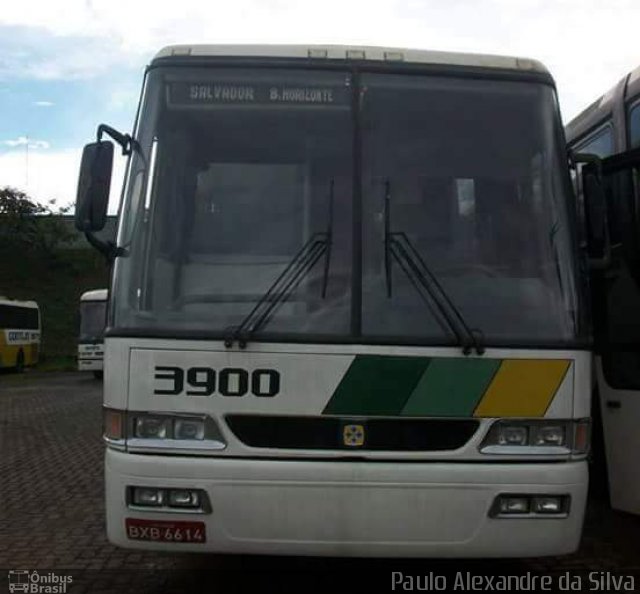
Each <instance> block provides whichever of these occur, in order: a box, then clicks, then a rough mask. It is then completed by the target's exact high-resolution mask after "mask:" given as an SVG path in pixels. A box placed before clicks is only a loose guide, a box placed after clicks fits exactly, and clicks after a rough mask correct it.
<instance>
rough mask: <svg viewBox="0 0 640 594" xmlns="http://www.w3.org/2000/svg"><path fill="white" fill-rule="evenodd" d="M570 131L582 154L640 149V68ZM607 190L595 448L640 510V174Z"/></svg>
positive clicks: (613, 490)
mask: <svg viewBox="0 0 640 594" xmlns="http://www.w3.org/2000/svg"><path fill="white" fill-rule="evenodd" d="M566 134H567V142H568V143H569V147H570V148H571V149H572V150H574V151H578V152H581V153H591V154H594V155H597V156H598V157H601V158H613V159H618V160H621V159H623V158H625V157H624V155H627V160H628V157H629V155H632V154H633V153H634V152H635V153H636V154H638V153H640V67H638V68H636V69H635V70H633V71H632V72H630V73H628V74H627V75H625V76H624V77H623V78H622V79H621V80H620V81H619V82H618V83H617V84H616V85H615V86H614V87H613V88H611V89H610V90H609V91H607V92H606V93H604V94H603V95H602V96H601V97H599V98H598V99H597V100H596V101H594V102H593V103H592V104H591V105H590V106H589V107H587V109H585V110H584V111H583V112H582V113H580V114H579V115H577V116H576V117H575V118H574V119H573V120H572V121H571V122H569V124H568V125H567V129H566ZM607 191H608V201H607V210H608V212H607V215H608V222H609V225H608V233H609V237H610V240H611V257H610V260H611V262H610V265H609V266H608V267H607V269H606V270H605V271H604V272H600V273H599V274H597V275H596V276H595V277H594V278H593V279H592V283H591V284H592V287H593V289H594V296H593V301H594V303H596V304H600V305H601V307H599V308H596V310H595V312H594V313H595V316H594V317H595V327H596V335H600V336H603V337H605V338H606V342H607V344H608V348H606V349H602V350H601V351H600V352H599V353H598V357H597V358H596V371H597V387H598V395H599V398H598V401H599V405H600V406H599V408H598V409H597V410H596V414H597V415H598V417H599V418H600V419H601V420H602V427H600V424H599V423H598V425H597V427H596V429H597V431H598V432H599V431H600V429H602V430H603V431H602V433H603V434H604V444H602V443H600V444H599V447H598V449H597V451H596V452H595V453H596V454H601V453H602V451H603V450H604V453H605V454H606V458H605V459H606V469H607V476H608V486H609V495H610V499H611V505H612V507H614V508H615V509H619V510H622V511H626V512H630V513H635V514H640V467H639V466H638V464H637V460H636V456H635V452H637V451H640V432H638V424H639V423H640V307H638V303H639V302H640V266H639V264H638V263H639V262H640V241H639V236H638V230H640V176H638V174H637V172H636V174H635V178H634V177H633V176H632V175H631V174H630V173H629V171H623V172H621V173H617V174H615V176H614V177H613V179H612V183H611V184H610V187H608V188H607ZM614 302H615V304H616V306H613V303H614ZM609 311H610V312H611V315H608V312H609ZM594 416H595V415H594ZM596 435H598V433H596ZM603 446H604V447H603ZM598 459H600V458H598ZM604 475H605V473H604V472H603V473H602V478H604Z"/></svg>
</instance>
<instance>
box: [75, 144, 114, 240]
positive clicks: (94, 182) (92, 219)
mask: <svg viewBox="0 0 640 594" xmlns="http://www.w3.org/2000/svg"><path fill="white" fill-rule="evenodd" d="M112 170H113V143H111V142H109V141H98V142H92V143H91V144H87V145H86V146H85V147H84V151H83V152H82V161H81V163H80V175H79V178H78V194H77V197H76V214H75V225H76V229H78V231H82V232H84V233H92V232H94V231H101V230H102V229H103V228H104V226H105V223H106V222H107V205H108V203H109V190H110V188H111V172H112Z"/></svg>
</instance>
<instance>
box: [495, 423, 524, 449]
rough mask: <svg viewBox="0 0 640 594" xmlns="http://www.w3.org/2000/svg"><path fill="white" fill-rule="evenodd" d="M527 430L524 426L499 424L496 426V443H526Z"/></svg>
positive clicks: (519, 444) (516, 444)
mask: <svg viewBox="0 0 640 594" xmlns="http://www.w3.org/2000/svg"><path fill="white" fill-rule="evenodd" d="M528 438H529V430H528V428H527V427H524V426H517V425H516V426H514V425H500V426H499V427H498V436H497V439H498V444H500V445H514V446H521V445H527V440H528Z"/></svg>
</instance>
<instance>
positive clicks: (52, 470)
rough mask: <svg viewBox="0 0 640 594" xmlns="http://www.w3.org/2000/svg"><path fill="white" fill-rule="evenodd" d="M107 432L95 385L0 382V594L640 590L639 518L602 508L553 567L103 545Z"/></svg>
mask: <svg viewBox="0 0 640 594" xmlns="http://www.w3.org/2000/svg"><path fill="white" fill-rule="evenodd" d="M100 430H101V384H100V382H97V381H95V380H94V379H93V378H92V377H91V376H89V375H83V374H79V373H64V374H63V373H61V374H53V373H50V374H38V373H35V372H31V373H26V374H24V375H22V376H16V375H8V374H2V375H0V592H5V591H8V581H7V578H6V572H7V571H8V570H23V569H26V570H38V572H39V574H40V575H45V574H47V573H48V572H50V571H53V572H55V573H56V575H58V576H71V578H72V582H71V584H70V585H69V587H68V588H67V589H66V591H67V592H149V593H151V592H154V593H155V592H190V591H198V592H224V593H227V592H247V591H260V592H294V591H295V592H300V590H301V589H304V590H305V591H318V592H342V591H347V590H348V591H349V592H354V591H360V590H364V589H366V590H367V591H369V592H371V591H383V592H389V591H392V590H391V572H393V571H400V572H403V574H405V575H415V576H418V575H419V576H424V575H428V574H429V573H430V572H431V573H432V574H433V575H434V576H437V575H445V576H446V575H449V576H451V575H453V574H454V573H455V572H457V571H469V572H471V573H473V574H474V575H501V574H508V573H514V572H515V573H520V574H521V573H523V572H535V573H536V574H550V575H554V576H559V575H562V574H564V572H567V571H568V572H588V571H599V572H608V571H613V572H616V575H624V574H632V573H634V574H635V575H636V578H635V584H636V589H637V591H640V544H639V537H640V517H635V516H630V515H626V514H621V513H616V512H613V511H611V510H610V509H608V508H607V506H606V505H605V504H604V503H601V502H592V503H591V505H590V507H589V512H588V517H587V523H586V527H585V534H584V537H583V541H582V546H581V549H580V551H579V552H578V553H576V554H574V555H569V556H565V557H558V558H542V559H527V560H517V561H490V560H487V561H474V562H466V561H446V562H443V561H439V562H430V561H399V560H365V559H356V560H354V559H308V558H286V557H248V556H226V557H225V556H217V555H197V554H184V553H183V554H180V553H177V554H176V553H152V552H140V551H127V550H124V549H118V548H116V547H114V546H112V545H111V544H109V543H108V542H107V540H106V537H105V534H104V503H103V474H102V471H103V463H102V454H103V448H102V443H101V439H100ZM3 574H5V575H3ZM572 575H573V574H572ZM448 579H449V581H448V582H447V585H448V586H449V588H451V587H452V585H453V582H452V581H451V578H448ZM585 579H588V578H584V577H583V583H582V588H581V589H578V590H579V591H580V590H582V591H615V587H612V584H611V582H605V581H602V580H605V576H604V574H603V578H602V580H600V579H599V575H598V576H596V579H597V582H588V581H584V580H585ZM440 583H442V582H440ZM58 585H59V584H58ZM423 585H424V584H423ZM436 585H437V584H435V583H432V584H431V586H432V587H430V588H428V589H430V590H435V589H436V587H435V586H436ZM615 585H616V584H613V586H615ZM485 586H487V584H485ZM592 586H598V587H597V588H596V587H593V588H592ZM607 588H608V589H607ZM50 591H56V590H50ZM58 591H63V590H58ZM460 591H464V590H460ZM485 591H486V588H485Z"/></svg>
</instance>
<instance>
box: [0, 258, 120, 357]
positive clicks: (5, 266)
mask: <svg viewBox="0 0 640 594" xmlns="http://www.w3.org/2000/svg"><path fill="white" fill-rule="evenodd" d="M107 281H108V270H107V266H106V263H105V260H104V258H103V257H102V256H101V255H100V254H98V253H97V252H96V251H95V250H93V249H82V248H80V249H63V250H57V251H56V252H55V253H53V254H49V255H45V256H42V255H41V256H39V257H38V256H36V255H35V254H34V253H29V252H21V253H16V251H15V250H10V249H8V248H7V247H6V246H2V245H0V295H5V296H7V297H9V298H11V299H33V300H35V301H37V302H38V304H39V305H40V309H41V314H42V331H43V335H42V340H43V342H42V353H43V357H44V358H46V359H47V360H51V359H59V358H67V357H73V356H75V353H76V340H77V335H78V324H79V317H78V303H79V300H80V295H81V294H82V293H83V292H84V291H87V290H89V289H98V288H102V287H106V286H107Z"/></svg>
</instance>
